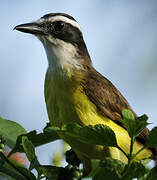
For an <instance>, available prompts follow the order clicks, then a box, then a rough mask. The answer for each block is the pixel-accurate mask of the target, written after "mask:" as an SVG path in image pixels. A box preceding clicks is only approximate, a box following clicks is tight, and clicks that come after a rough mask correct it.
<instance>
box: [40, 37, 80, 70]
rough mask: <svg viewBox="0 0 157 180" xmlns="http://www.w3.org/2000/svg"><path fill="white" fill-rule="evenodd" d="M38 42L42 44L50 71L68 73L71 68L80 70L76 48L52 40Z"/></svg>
mask: <svg viewBox="0 0 157 180" xmlns="http://www.w3.org/2000/svg"><path fill="white" fill-rule="evenodd" d="M40 40H42V42H43V44H44V48H45V51H46V54H47V59H48V64H49V68H50V69H51V70H53V71H56V70H58V69H62V70H66V71H70V70H71V69H72V68H77V69H80V68H82V65H81V58H80V56H79V54H78V53H77V48H76V47H75V46H74V45H72V44H71V43H67V42H64V41H62V40H60V39H54V38H51V39H50V38H49V40H47V39H40Z"/></svg>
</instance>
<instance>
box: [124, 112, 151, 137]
mask: <svg viewBox="0 0 157 180" xmlns="http://www.w3.org/2000/svg"><path fill="white" fill-rule="evenodd" d="M122 115H123V120H122V122H123V123H124V125H125V127H126V129H127V131H128V134H129V136H130V137H131V138H135V137H137V136H138V135H139V134H140V132H141V131H142V130H143V129H144V128H145V127H146V126H147V125H148V123H147V120H148V117H147V115H142V116H140V117H137V118H135V117H134V115H133V113H132V112H131V111H130V110H127V109H124V110H123V111H122Z"/></svg>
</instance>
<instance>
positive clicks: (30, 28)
mask: <svg viewBox="0 0 157 180" xmlns="http://www.w3.org/2000/svg"><path fill="white" fill-rule="evenodd" d="M14 29H16V30H18V31H21V32H25V33H30V34H34V35H38V34H44V30H43V28H42V26H41V25H40V24H39V23H37V22H32V23H26V24H20V25H17V26H15V27H14Z"/></svg>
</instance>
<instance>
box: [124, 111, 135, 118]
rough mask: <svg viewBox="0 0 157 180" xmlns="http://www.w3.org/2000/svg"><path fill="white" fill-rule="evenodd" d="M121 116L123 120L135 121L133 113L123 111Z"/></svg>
mask: <svg viewBox="0 0 157 180" xmlns="http://www.w3.org/2000/svg"><path fill="white" fill-rule="evenodd" d="M122 115H123V118H124V119H130V120H134V119H135V117H134V115H133V113H132V112H131V111H130V110H129V109H123V111H122Z"/></svg>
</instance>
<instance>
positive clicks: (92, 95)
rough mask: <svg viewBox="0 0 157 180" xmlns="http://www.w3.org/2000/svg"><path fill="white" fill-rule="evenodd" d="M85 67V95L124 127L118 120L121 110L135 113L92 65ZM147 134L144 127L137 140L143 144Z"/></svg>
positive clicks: (103, 112) (105, 114)
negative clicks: (86, 69)
mask: <svg viewBox="0 0 157 180" xmlns="http://www.w3.org/2000/svg"><path fill="white" fill-rule="evenodd" d="M87 68H88V74H87V76H86V78H85V79H84V83H83V87H84V91H85V93H86V95H87V96H88V97H89V99H90V100H91V101H92V102H93V103H94V104H95V105H96V107H97V109H98V111H99V112H100V113H101V114H103V115H104V116H107V117H108V118H110V119H112V120H113V121H115V122H116V123H117V124H119V125H120V126H122V127H123V128H125V127H124V125H123V124H122V123H121V121H120V119H121V118H122V110H123V109H129V110H131V111H132V113H133V114H134V115H135V116H137V115H136V114H135V112H134V111H133V110H132V109H131V107H130V105H129V104H128V102H127V100H126V99H125V98H124V97H123V96H122V94H121V93H120V92H119V91H118V90H117V89H116V87H115V86H114V85H113V84H112V83H111V82H110V81H109V80H108V79H106V78H105V77H103V76H102V75H101V74H100V73H99V72H97V71H96V70H95V69H94V68H93V67H89V66H88V67H87ZM148 134H149V132H148V129H147V128H145V129H144V130H143V132H141V134H140V135H139V136H138V137H137V140H138V141H139V142H140V143H142V144H144V143H145V139H146V137H147V136H148Z"/></svg>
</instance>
